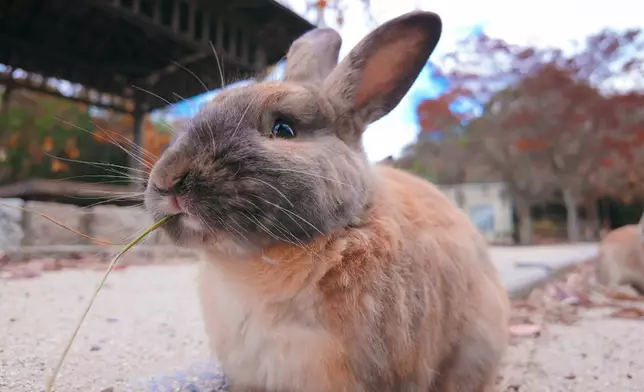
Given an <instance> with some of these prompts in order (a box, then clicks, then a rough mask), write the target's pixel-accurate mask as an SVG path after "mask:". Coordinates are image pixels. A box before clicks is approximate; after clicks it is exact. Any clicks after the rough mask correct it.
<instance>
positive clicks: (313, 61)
mask: <svg viewBox="0 0 644 392" xmlns="http://www.w3.org/2000/svg"><path fill="white" fill-rule="evenodd" d="M341 45H342V38H341V37H340V34H338V32H337V31H335V30H333V29H329V28H318V29H313V30H310V31H308V32H307V33H304V34H303V35H302V36H300V37H299V38H298V39H296V40H295V41H294V42H293V44H291V48H290V49H289V51H288V54H287V55H286V76H285V79H286V80H290V81H297V82H314V83H322V82H323V81H324V79H325V78H326V77H327V76H328V75H329V73H330V72H331V71H332V70H333V68H335V66H336V65H338V55H339V53H340V46H341Z"/></svg>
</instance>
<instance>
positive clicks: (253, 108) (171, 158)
mask: <svg viewBox="0 0 644 392" xmlns="http://www.w3.org/2000/svg"><path fill="white" fill-rule="evenodd" d="M440 34H441V21H440V18H439V17H438V16H437V15H435V14H432V13H428V12H416V13H410V14H407V15H404V16H402V17H399V18H396V19H393V20H391V21H389V22H387V23H385V24H383V25H382V26H380V27H378V28H377V29H376V30H374V31H373V32H372V33H371V34H369V35H368V36H367V37H366V38H365V39H363V40H362V41H361V42H360V43H359V44H358V45H357V46H356V47H355V48H354V49H353V50H352V51H351V52H350V53H349V55H348V56H347V57H346V58H345V59H344V60H343V61H342V62H341V63H340V64H337V61H338V53H339V50H340V44H341V40H340V36H339V35H338V34H337V33H336V32H335V31H333V30H331V29H315V30H312V31H310V32H308V33H306V34H304V35H303V36H302V37H300V38H298V39H297V40H296V41H295V42H294V43H293V45H292V46H291V48H290V50H289V53H288V56H287V69H286V81H285V82H265V83H258V84H254V85H251V86H248V87H240V88H235V89H231V90H228V91H225V92H223V93H220V94H219V95H218V96H217V97H216V98H215V99H214V100H213V101H212V102H211V103H209V104H208V105H206V106H205V107H204V108H203V109H202V110H201V111H200V112H199V113H198V114H197V115H196V116H195V117H194V118H193V120H192V122H191V123H190V125H189V126H188V129H187V130H185V132H184V133H183V135H182V136H180V138H179V139H178V140H177V142H176V143H175V144H173V145H172V147H170V148H169V149H168V150H167V151H166V152H165V153H164V155H163V156H162V157H161V159H160V160H159V161H158V162H157V163H156V165H155V166H154V168H153V170H152V173H151V175H150V181H149V184H148V188H147V190H146V200H145V202H146V206H147V208H148V209H149V210H150V211H151V212H152V214H153V215H154V217H155V218H156V219H159V218H161V217H164V216H168V215H173V214H178V216H177V218H176V219H173V220H172V221H171V222H170V223H168V224H166V225H165V226H164V227H165V230H166V231H167V232H168V233H169V234H170V235H171V237H172V238H173V239H174V240H175V241H176V242H177V243H178V244H183V245H204V246H212V245H217V246H219V245H218V244H220V243H222V242H224V241H223V239H226V240H233V241H235V242H236V243H237V244H238V245H241V246H242V247H246V248H259V247H264V246H268V245H270V244H273V243H280V242H281V243H291V244H294V245H297V246H302V245H303V244H304V243H306V242H307V241H309V240H311V239H312V238H313V237H314V236H316V235H324V234H327V233H329V232H331V231H333V230H335V229H338V228H341V227H343V226H346V225H348V224H349V223H350V222H354V221H357V220H358V219H359V218H360V217H361V216H362V215H363V214H364V212H365V209H366V208H367V207H368V205H369V203H370V200H371V198H372V193H373V192H372V191H373V187H374V184H375V181H374V177H373V175H372V171H371V168H370V166H369V164H368V163H367V159H366V156H365V154H364V153H363V151H362V133H363V132H364V130H365V125H366V124H368V123H370V122H373V121H376V120H377V119H379V118H380V117H382V116H384V115H385V114H387V113H388V112H389V111H391V110H392V109H393V108H394V107H395V106H396V105H397V104H398V103H399V102H400V100H401V99H402V97H403V96H404V95H405V93H406V92H407V91H408V90H409V88H410V87H411V85H412V83H413V82H414V80H415V79H416V77H417V76H418V74H419V73H420V71H421V70H422V68H423V66H424V65H425V63H426V62H427V59H428V57H429V55H430V54H431V52H432V51H433V50H434V48H435V47H436V44H437V43H438V39H439V37H440ZM392 132H395V130H392Z"/></svg>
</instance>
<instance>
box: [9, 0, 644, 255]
mask: <svg viewBox="0 0 644 392" xmlns="http://www.w3.org/2000/svg"><path fill="white" fill-rule="evenodd" d="M11 3H12V2H11V1H8V4H11ZM13 3H14V6H15V4H17V2H15V1H14V2H13ZM27 3H33V4H35V3H38V1H34V0H30V1H29V2H25V4H27ZM53 3H56V2H52V4H53ZM138 3H140V4H142V5H140V6H139V8H137V9H139V10H144V5H145V3H150V4H152V3H155V2H154V1H152V2H150V1H148V2H145V1H143V2H135V1H124V2H122V3H120V4H121V5H122V7H126V6H127V5H128V4H129V6H130V7H133V6H134V5H135V4H138ZM192 3H194V2H186V3H185V4H192ZM280 3H281V4H282V5H283V6H285V7H287V8H288V9H290V10H292V11H294V12H295V13H297V14H298V15H300V16H301V17H303V18H305V19H306V20H308V21H309V22H311V23H314V24H316V25H320V26H331V27H334V28H336V29H338V30H339V31H340V32H341V34H342V36H343V40H344V44H343V47H342V50H341V56H344V55H346V53H347V52H348V50H349V49H350V48H351V47H353V45H354V44H356V43H357V42H358V41H359V40H360V39H361V38H362V37H363V36H364V35H365V34H366V33H367V32H369V31H370V30H371V29H372V28H373V27H375V26H377V25H378V24H379V23H381V22H383V21H385V20H388V19H390V18H393V17H395V16H397V15H399V14H402V13H404V12H407V11H410V10H412V9H426V10H431V11H435V12H437V13H439V14H440V15H441V17H442V19H443V22H444V33H443V37H442V39H441V41H440V43H439V45H438V48H437V50H436V52H435V53H434V55H433V56H432V57H431V60H430V62H428V63H427V65H426V67H425V69H424V70H423V72H422V73H421V75H420V76H419V78H418V79H417V81H416V83H415V84H414V86H413V87H412V89H411V91H410V92H409V93H408V94H407V95H406V97H405V98H404V100H403V102H402V103H401V104H400V105H399V106H398V107H397V108H396V109H395V110H394V111H393V112H392V113H391V114H389V115H388V116H386V117H385V118H383V119H381V120H380V121H378V122H376V123H374V124H372V125H371V126H370V127H369V129H368V131H367V133H366V135H365V141H364V143H365V149H366V151H367V153H368V155H369V158H370V159H371V160H372V161H381V160H384V161H386V162H387V163H388V164H392V165H395V166H397V167H400V168H403V169H406V170H410V171H412V172H415V173H416V174H418V175H420V176H423V177H425V178H427V179H429V180H431V181H433V182H435V183H437V184H438V185H440V186H441V187H442V188H443V189H444V190H445V192H446V193H447V194H448V196H450V197H451V198H452V199H453V200H454V201H455V202H456V203H457V204H458V205H459V206H461V207H462V208H463V209H464V210H465V211H466V212H467V213H468V214H469V215H470V216H471V217H472V218H473V220H474V221H475V223H476V224H477V225H478V226H479V228H480V229H481V230H482V231H483V232H484V233H485V234H486V236H487V237H488V239H489V240H490V241H492V242H498V243H521V244H530V243H543V242H558V241H564V240H567V241H572V242H576V241H580V240H595V239H597V238H599V236H600V235H601V233H602V230H604V231H605V230H608V229H610V228H615V227H618V226H621V225H624V224H627V223H633V222H634V221H636V220H637V219H638V218H639V215H640V214H641V212H642V206H641V203H640V200H641V198H642V196H644V194H643V191H644V189H643V188H642V187H641V186H640V184H641V176H642V171H641V169H640V167H641V163H642V162H641V161H642V159H644V156H643V153H642V151H643V150H642V148H643V143H644V109H643V107H644V105H643V103H644V100H643V99H644V98H643V92H642V88H643V87H644V71H643V62H642V61H643V57H644V51H643V50H642V49H643V45H644V34H642V32H641V27H642V23H641V20H639V19H637V16H636V15H641V12H638V10H639V11H643V10H644V6H641V5H638V4H637V3H633V2H627V1H626V0H616V1H614V2H612V3H611V8H610V10H606V9H605V6H603V5H600V3H597V4H588V3H586V2H582V1H581V0H571V1H568V2H566V4H565V5H562V4H559V3H560V2H555V1H554V0H553V1H547V2H540V3H538V4H537V3H534V2H527V3H521V4H519V3H517V2H511V1H509V0H496V1H490V2H485V4H481V3H480V2H477V1H474V0H463V1H461V2H459V3H458V4H456V3H453V2H448V1H446V0H443V1H434V2H429V1H426V2H423V1H419V0H399V1H396V2H391V1H389V0H377V1H374V0H371V1H369V0H362V1H360V0H328V1H327V0H318V1H313V2H311V1H308V2H307V1H301V0H281V1H280ZM244 7H247V8H248V9H250V6H249V5H238V6H237V7H236V8H235V9H236V10H238V11H239V12H244V11H246V10H247V8H244ZM6 9H7V10H8V11H7V12H9V11H11V9H12V8H11V6H8V7H7V8H6ZM7 15H9V13H7ZM186 23H187V22H186ZM203 23H205V22H202V24H203ZM283 23H284V24H286V23H287V22H286V21H284V22H283ZM288 23H291V22H288ZM274 24H276V25H277V26H278V27H279V24H280V20H275V21H274ZM177 25H179V26H180V25H181V23H179V22H177ZM186 26H188V28H190V26H191V25H190V24H186ZM68 28H70V27H68ZM193 28H194V26H193ZM7 31H8V32H11V29H10V28H8V29H7ZM72 35H73V34H72ZM251 41H252V37H251ZM8 42H9V41H8ZM214 46H216V45H214ZM214 46H213V48H214ZM155 50H156V53H161V54H164V53H163V47H162V46H156V47H155ZM168 52H170V50H169V49H168ZM222 52H223V53H224V55H227V52H226V50H225V48H223V49H222ZM164 55H165V56H166V58H169V56H171V54H170V53H167V54H164ZM6 58H7V59H8V58H10V57H6ZM179 60H180V59H178V58H177V59H173V61H174V62H179ZM216 60H217V59H215V58H214V57H212V56H211V57H209V58H208V59H207V61H208V64H209V67H210V70H209V72H213V70H215V69H216V67H217V62H216ZM223 62H225V59H224V61H223ZM186 64H187V65H185V66H184V65H180V66H181V67H182V68H185V70H181V71H182V72H183V73H184V74H188V73H192V74H194V75H189V76H191V77H194V78H196V79H198V80H199V81H200V82H201V84H203V86H204V88H203V89H202V90H201V92H200V93H199V94H197V95H196V96H192V97H183V96H180V94H174V97H173V99H171V100H168V99H167V98H165V97H161V96H159V98H160V99H162V100H163V101H164V102H163V103H161V104H159V102H157V105H156V106H157V107H155V108H154V110H148V111H146V112H145V113H144V115H143V116H142V118H141V121H139V123H140V124H138V125H140V127H139V129H141V131H140V132H139V134H137V135H136V136H133V130H132V129H133V127H134V125H135V123H136V122H137V117H136V115H132V113H134V112H135V111H130V112H128V111H127V110H125V111H115V110H111V109H110V108H109V107H108V108H105V107H102V108H101V107H98V106H96V105H93V104H92V103H93V102H94V101H92V100H85V102H82V101H83V100H80V101H79V100H76V101H70V100H66V99H64V98H61V97H60V96H55V95H56V94H58V95H62V96H67V97H70V96H71V97H78V96H80V95H82V90H83V89H84V88H87V89H89V88H88V87H84V86H83V85H82V84H79V83H74V82H73V81H72V82H71V83H70V82H69V81H66V80H65V79H64V78H61V77H60V76H58V75H42V74H39V73H38V72H37V68H34V69H32V70H29V69H27V70H25V69H23V68H21V67H20V66H16V65H13V64H4V65H0V72H2V78H1V79H0V81H4V82H3V83H2V85H3V86H4V87H2V91H3V99H2V101H1V102H2V107H1V109H0V110H1V117H0V132H1V136H0V184H2V185H3V186H5V188H4V189H5V192H3V191H2V190H0V197H5V198H17V199H21V200H29V199H35V200H36V199H42V200H47V201H63V202H66V203H72V204H78V205H81V204H82V205H89V204H92V203H90V201H92V202H96V201H97V200H90V199H91V198H90V197H85V196H83V197H80V196H78V197H76V199H75V200H71V199H70V198H69V197H64V195H62V194H61V191H58V195H56V192H54V191H48V192H44V191H43V192H41V193H38V192H31V193H29V192H27V191H26V190H25V189H26V188H25V187H24V186H23V187H18V188H16V187H15V184H23V183H24V182H25V181H27V180H34V179H38V180H40V179H59V180H61V179H65V180H66V181H68V180H69V181H80V182H83V183H94V184H113V185H117V186H120V185H126V184H128V183H130V180H131V179H132V177H144V173H143V172H136V171H134V172H133V171H131V170H130V171H127V170H126V169H125V168H126V167H127V166H132V165H140V164H141V162H137V161H141V160H142V159H143V160H145V162H146V163H147V162H148V161H153V160H154V159H155V157H158V156H159V155H160V154H161V153H162V151H163V149H164V148H165V147H166V146H167V145H168V143H170V141H171V139H172V132H173V131H172V130H176V131H177V132H180V130H181V128H182V124H183V123H185V121H187V120H188V119H189V118H190V116H192V115H193V114H194V113H195V112H196V111H197V110H199V107H200V106H201V105H202V104H203V103H205V102H207V101H208V100H210V99H212V97H213V96H214V95H216V94H217V92H218V89H217V87H218V86H217V85H218V81H213V82H210V83H209V84H208V83H204V82H203V80H207V79H202V78H201V77H202V76H203V75H200V74H199V72H198V70H195V71H192V69H191V65H190V63H186ZM284 65H285V61H284V60H283V59H282V60H280V61H277V62H273V63H267V64H265V66H263V67H262V71H261V72H259V74H260V77H259V78H272V79H279V78H280V77H281V75H282V72H283V70H284ZM195 68H196V66H195ZM224 70H225V68H224ZM239 74H240V73H239V72H236V73H234V75H233V73H231V74H230V75H226V76H225V78H226V82H227V83H228V85H231V84H232V85H235V84H237V83H245V82H250V81H252V77H251V79H248V78H244V77H240V76H239ZM246 74H249V73H248V72H246ZM255 75H257V73H255ZM52 76H53V78H52ZM242 76H243V75H242ZM39 77H40V78H45V79H46V83H45V84H47V85H48V88H49V90H52V89H53V90H55V92H56V94H51V91H48V94H46V95H45V94H43V93H42V92H41V91H39V90H38V89H33V88H29V89H24V88H19V87H20V86H22V85H23V84H21V83H14V81H21V80H32V79H34V78H36V79H37V78H39ZM7 81H11V83H8V82H7ZM208 81H209V79H208ZM133 87H135V88H138V89H140V90H144V91H145V93H146V94H148V95H149V97H152V99H156V98H154V96H156V95H157V94H158V95H163V94H162V93H161V92H159V91H155V88H154V86H153V87H150V88H149V89H143V88H139V87H138V86H136V85H134V84H133ZM206 88H207V91H206ZM79 91H81V93H79ZM204 91H205V92H204ZM79 94H80V95H79ZM157 101H159V100H157ZM115 140H116V141H117V143H115ZM133 141H134V142H136V144H140V145H141V146H142V148H143V149H144V150H145V151H147V152H145V153H142V152H138V154H137V156H138V159H135V160H133V159H132V158H131V157H128V154H127V152H126V151H123V150H124V149H125V150H128V151H135V152H136V151H138V149H137V147H136V146H135V145H134V143H133ZM117 144H118V145H117ZM79 161H83V162H85V163H80V162H79ZM88 162H89V163H88ZM108 165H110V166H108ZM136 170H143V171H146V170H147V168H146V165H141V167H140V168H139V169H136ZM125 171H127V172H128V173H129V177H130V178H129V179H128V180H126V179H124V178H121V177H122V176H123V174H124V173H123V172H125ZM132 173H138V175H136V176H133V175H132ZM143 180H144V178H138V181H143ZM10 184H13V185H14V187H12V188H6V186H7V185H10ZM32 184H33V182H32ZM32 187H33V186H32ZM7 189H9V190H7ZM65 189H67V190H68V189H69V187H66V188H65ZM92 189H94V190H95V191H94V192H95V194H94V195H95V196H97V195H96V193H97V192H106V193H107V192H111V193H114V192H119V191H115V190H114V189H120V188H96V187H94V188H92ZM101 189H102V191H101ZM42 193H47V195H48V196H47V197H44V196H42ZM103 199H105V200H100V202H101V203H103V204H113V203H118V202H120V203H121V204H133V203H134V199H131V198H128V197H125V196H124V195H123V197H117V198H116V199H119V200H107V197H103ZM82 200H84V201H82ZM129 202H132V203H129ZM5 214H9V213H8V212H6V211H5ZM7 230H8V229H7Z"/></svg>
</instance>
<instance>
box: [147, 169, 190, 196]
mask: <svg viewBox="0 0 644 392" xmlns="http://www.w3.org/2000/svg"><path fill="white" fill-rule="evenodd" d="M187 177H188V172H185V173H182V174H180V175H175V176H164V177H163V178H161V179H159V180H157V181H154V182H153V183H154V186H155V188H156V190H157V191H158V192H159V193H162V194H164V195H177V194H179V193H181V191H182V190H183V188H184V186H185V183H186V178H187Z"/></svg>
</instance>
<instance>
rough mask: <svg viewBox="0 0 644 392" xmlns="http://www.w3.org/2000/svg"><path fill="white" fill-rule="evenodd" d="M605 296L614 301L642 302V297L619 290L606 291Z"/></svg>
mask: <svg viewBox="0 0 644 392" xmlns="http://www.w3.org/2000/svg"><path fill="white" fill-rule="evenodd" d="M606 296H607V297H608V298H610V299H614V300H615V301H634V302H644V297H640V296H637V295H630V294H626V293H623V292H621V291H608V292H606Z"/></svg>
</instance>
